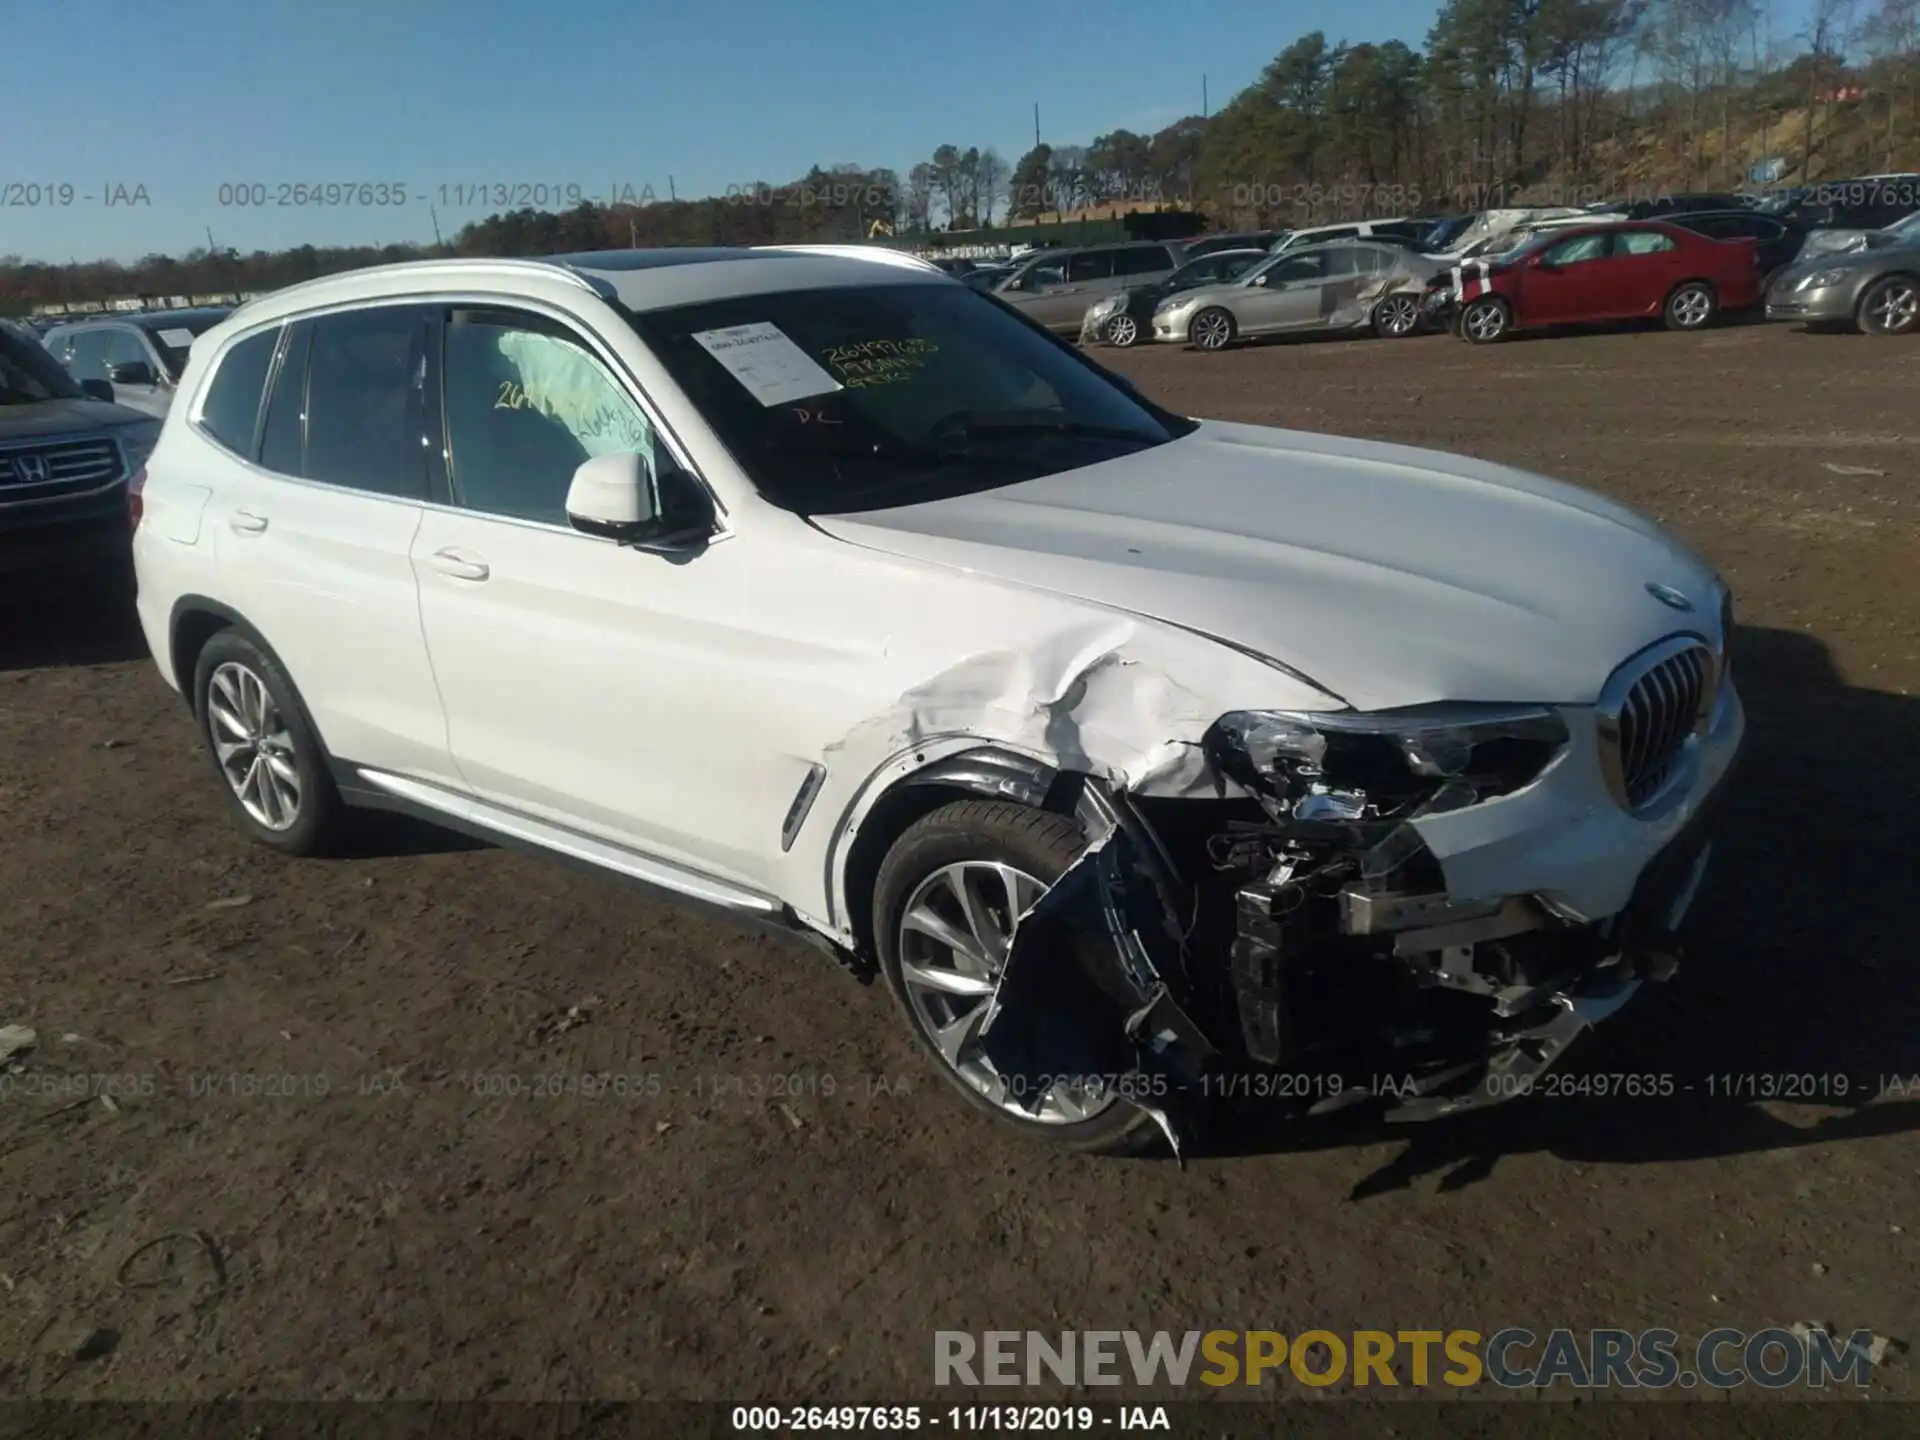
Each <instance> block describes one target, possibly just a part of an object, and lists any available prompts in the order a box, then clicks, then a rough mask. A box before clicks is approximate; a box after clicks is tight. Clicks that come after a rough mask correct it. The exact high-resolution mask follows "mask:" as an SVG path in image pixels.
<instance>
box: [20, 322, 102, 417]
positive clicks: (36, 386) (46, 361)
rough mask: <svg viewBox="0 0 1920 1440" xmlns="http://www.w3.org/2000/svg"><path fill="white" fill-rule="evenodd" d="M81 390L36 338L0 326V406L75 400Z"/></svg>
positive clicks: (79, 395)
mask: <svg viewBox="0 0 1920 1440" xmlns="http://www.w3.org/2000/svg"><path fill="white" fill-rule="evenodd" d="M81 393H82V392H81V389H80V387H79V386H78V385H76V384H75V383H74V380H73V377H72V376H71V375H69V374H68V373H67V372H66V371H64V370H62V369H61V368H60V367H59V365H58V364H56V363H55V362H54V358H53V356H51V355H49V354H48V353H47V352H46V350H45V349H43V348H42V347H41V345H40V344H39V342H38V341H34V340H29V339H28V338H27V337H26V336H24V335H17V334H15V333H14V331H13V330H12V329H11V328H10V327H8V326H4V325H0V405H37V404H39V403H40V402H41V401H43V400H78V399H79V398H80V397H81Z"/></svg>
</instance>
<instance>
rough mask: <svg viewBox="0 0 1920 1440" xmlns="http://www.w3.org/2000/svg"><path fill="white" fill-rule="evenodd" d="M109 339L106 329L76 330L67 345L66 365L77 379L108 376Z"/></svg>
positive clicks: (97, 378) (104, 377)
mask: <svg viewBox="0 0 1920 1440" xmlns="http://www.w3.org/2000/svg"><path fill="white" fill-rule="evenodd" d="M107 339H108V334H107V332H106V331H105V330H80V331H76V332H75V333H74V335H73V336H72V338H71V339H70V341H69V342H68V346H67V354H66V357H65V358H66V365H67V368H68V369H69V370H71V371H72V372H73V376H74V378H75V379H76V380H105V379H106V378H107Z"/></svg>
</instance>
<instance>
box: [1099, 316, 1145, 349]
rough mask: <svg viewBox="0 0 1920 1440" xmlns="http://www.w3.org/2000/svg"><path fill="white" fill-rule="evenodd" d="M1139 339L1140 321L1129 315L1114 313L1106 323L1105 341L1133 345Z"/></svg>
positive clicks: (1113, 343)
mask: <svg viewBox="0 0 1920 1440" xmlns="http://www.w3.org/2000/svg"><path fill="white" fill-rule="evenodd" d="M1139 341H1140V322H1139V321H1138V320H1136V319H1134V318H1133V316H1131V315H1116V316H1114V317H1113V319H1112V320H1111V321H1109V322H1108V324H1107V342H1108V343H1109V344H1112V345H1123V346H1124V345H1135V344H1138V343H1139Z"/></svg>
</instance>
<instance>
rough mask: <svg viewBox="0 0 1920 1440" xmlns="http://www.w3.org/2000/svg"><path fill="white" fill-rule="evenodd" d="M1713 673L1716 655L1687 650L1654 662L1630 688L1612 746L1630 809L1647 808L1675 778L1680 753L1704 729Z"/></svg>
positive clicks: (1692, 647)
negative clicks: (1672, 776) (1703, 709)
mask: <svg viewBox="0 0 1920 1440" xmlns="http://www.w3.org/2000/svg"><path fill="white" fill-rule="evenodd" d="M1713 672H1714V661H1713V652H1712V651H1711V650H1709V649H1707V647H1706V646H1704V645H1689V646H1687V647H1686V648H1685V649H1682V650H1679V651H1677V652H1676V653H1673V654H1669V655H1667V656H1666V657H1665V658H1664V659H1661V660H1658V661H1656V662H1655V663H1654V664H1653V665H1652V666H1650V667H1649V668H1648V669H1647V670H1646V671H1645V672H1644V673H1643V674H1641V675H1640V677H1639V678H1638V679H1636V680H1635V681H1634V682H1633V684H1632V685H1631V686H1630V687H1629V688H1628V690H1627V693H1626V697H1625V699H1624V700H1622V701H1621V703H1620V708H1619V717H1618V719H1619V726H1618V735H1617V738H1616V739H1615V741H1614V742H1613V743H1614V744H1615V745H1616V746H1617V755H1618V764H1619V775H1620V783H1621V788H1622V790H1623V792H1624V793H1623V795H1622V798H1623V799H1624V800H1625V801H1626V805H1627V808H1628V809H1630V810H1637V809H1639V808H1640V807H1641V806H1642V805H1645V804H1646V803H1647V802H1648V801H1649V800H1651V799H1652V798H1653V797H1654V796H1655V795H1657V794H1658V793H1659V791H1660V787H1661V786H1662V785H1663V784H1665V783H1666V780H1667V777H1668V776H1669V775H1670V774H1672V773H1673V767H1674V762H1675V761H1677V760H1678V759H1679V758H1680V751H1681V747H1682V746H1684V745H1685V744H1686V740H1687V736H1689V735H1691V734H1692V733H1693V732H1694V730H1695V728H1696V727H1697V726H1698V725H1699V723H1700V712H1701V707H1702V706H1703V704H1704V703H1705V701H1706V697H1707V687H1708V685H1709V684H1710V683H1711V681H1712V678H1713Z"/></svg>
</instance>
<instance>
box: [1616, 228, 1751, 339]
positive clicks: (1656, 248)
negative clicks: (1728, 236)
mask: <svg viewBox="0 0 1920 1440" xmlns="http://www.w3.org/2000/svg"><path fill="white" fill-rule="evenodd" d="M1716 243H1718V242H1716ZM1734 243H1735V244H1738V243H1739V242H1738V241H1736V242H1734ZM1683 258H1684V252H1682V250H1681V248H1680V244H1679V242H1678V241H1676V240H1675V239H1674V238H1673V236H1671V235H1669V234H1667V233H1666V232H1665V231H1662V230H1655V229H1651V228H1648V229H1639V228H1630V229H1625V230H1618V231H1615V232H1614V235H1613V247H1612V250H1611V252H1610V253H1609V255H1608V257H1607V259H1606V261H1605V263H1604V264H1603V265H1601V266H1600V267H1599V271H1598V273H1599V276H1600V280H1599V283H1598V284H1597V285H1596V286H1595V288H1594V295H1593V305H1594V317H1595V318H1596V319H1607V320H1627V319H1632V318H1634V317H1635V316H1640V315H1651V314H1654V313H1656V312H1657V311H1658V310H1659V309H1660V307H1661V306H1662V305H1664V304H1665V303H1666V300H1667V295H1668V293H1669V292H1670V291H1671V290H1672V289H1673V287H1674V286H1675V285H1677V284H1679V283H1680V281H1681V280H1683V279H1685V278H1686V277H1685V276H1684V275H1682V274H1681V273H1680V272H1681V270H1682V269H1684V268H1685V267H1684V265H1683V263H1682V262H1683Z"/></svg>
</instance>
